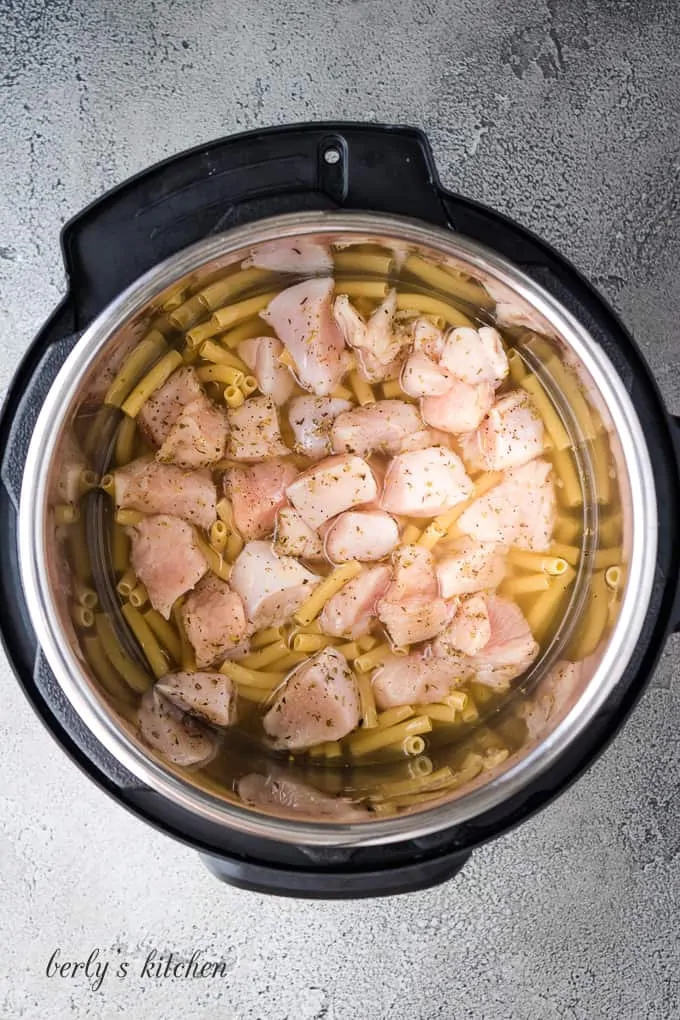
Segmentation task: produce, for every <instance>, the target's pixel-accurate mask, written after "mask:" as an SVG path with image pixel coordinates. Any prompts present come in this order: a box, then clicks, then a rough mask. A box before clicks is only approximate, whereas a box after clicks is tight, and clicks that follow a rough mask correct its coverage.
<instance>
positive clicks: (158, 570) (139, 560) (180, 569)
mask: <svg viewBox="0 0 680 1020" xmlns="http://www.w3.org/2000/svg"><path fill="white" fill-rule="evenodd" d="M127 532H128V534H129V536H130V539H131V542H132V553H131V557H130V558H131V561H132V568H133V570H134V572H135V574H136V575H137V577H138V578H139V580H140V581H141V582H142V584H143V585H144V586H145V588H146V590H147V592H148V593H149V602H150V603H151V605H152V606H153V608H154V609H155V610H156V611H157V612H159V613H160V614H161V615H162V616H164V617H165V619H166V620H168V619H169V618H170V611H171V609H172V607H173V604H174V603H175V602H176V601H177V599H178V598H179V597H180V595H184V593H185V592H187V591H190V590H191V589H192V588H193V587H194V585H196V584H198V582H199V581H200V580H201V578H202V577H203V575H204V574H205V573H206V572H207V570H208V564H207V563H206V561H205V557H204V556H203V553H202V552H201V551H200V549H199V548H198V545H197V544H196V535H195V533H194V530H193V528H191V527H190V526H189V525H188V524H187V523H186V522H185V521H183V520H180V518H179V517H171V516H169V515H168V514H158V515H157V516H154V517H144V518H143V519H142V520H141V521H139V523H138V524H135V525H134V526H133V527H130V528H128V529H127Z"/></svg>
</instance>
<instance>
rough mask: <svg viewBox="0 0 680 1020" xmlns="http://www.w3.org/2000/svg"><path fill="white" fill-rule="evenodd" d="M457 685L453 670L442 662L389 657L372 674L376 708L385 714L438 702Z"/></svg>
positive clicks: (409, 656) (420, 658)
mask: <svg viewBox="0 0 680 1020" xmlns="http://www.w3.org/2000/svg"><path fill="white" fill-rule="evenodd" d="M459 682H460V680H459V678H458V677H457V675H456V671H455V669H453V668H452V666H451V665H450V663H448V662H446V661H445V660H443V659H434V658H432V659H427V658H425V657H424V656H422V655H417V654H411V655H407V656H405V657H402V656H397V655H391V656H389V657H388V658H387V659H386V660H385V662H384V663H383V664H382V666H380V667H379V668H378V669H377V670H376V671H375V673H374V674H373V694H374V695H375V703H376V705H377V706H378V708H379V709H380V710H381V711H385V710H386V709H388V708H396V707H397V706H398V705H428V704H431V703H432V702H434V701H441V699H442V698H444V697H446V695H447V694H449V693H450V692H451V690H452V689H453V688H455V687H456V686H457V685H458V684H459Z"/></svg>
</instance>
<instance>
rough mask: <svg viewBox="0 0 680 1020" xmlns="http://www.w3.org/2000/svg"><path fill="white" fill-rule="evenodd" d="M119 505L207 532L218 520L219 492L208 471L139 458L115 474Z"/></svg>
mask: <svg viewBox="0 0 680 1020" xmlns="http://www.w3.org/2000/svg"><path fill="white" fill-rule="evenodd" d="M113 477H114V491H115V500H116V506H118V507H127V508H128V509H130V510H139V511H140V512H141V513H144V514H172V515H174V516H175V517H182V518H183V519H184V520H186V521H189V523H190V524H196V525H197V526H198V527H199V528H205V529H206V530H207V529H208V528H209V527H210V525H211V524H212V523H213V521H214V520H215V516H216V509H215V506H216V503H217V493H216V490H215V483H214V482H213V480H212V477H211V476H210V473H209V472H208V471H186V470H184V469H183V468H179V467H177V466H176V465H175V464H159V463H158V461H157V460H155V458H154V457H139V458H138V459H137V460H133V461H131V462H130V463H129V464H126V466H125V467H122V468H118V469H117V470H116V471H115V472H114V476H113Z"/></svg>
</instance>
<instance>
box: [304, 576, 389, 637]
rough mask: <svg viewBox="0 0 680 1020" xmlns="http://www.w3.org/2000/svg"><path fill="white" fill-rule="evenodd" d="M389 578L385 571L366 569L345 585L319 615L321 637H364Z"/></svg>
mask: <svg viewBox="0 0 680 1020" xmlns="http://www.w3.org/2000/svg"><path fill="white" fill-rule="evenodd" d="M391 576H392V571H391V570H390V568H389V567H386V566H379V567H368V568H367V569H366V570H363V571H362V572H361V573H360V574H359V575H358V576H357V577H353V578H352V580H351V581H348V582H347V584H346V585H344V586H343V587H342V588H341V589H340V591H339V592H337V593H336V594H335V595H333V596H332V598H330V599H329V600H328V602H327V603H326V605H325V606H324V608H323V610H322V612H321V616H320V617H319V623H320V624H321V629H322V631H323V632H324V634H330V635H331V636H332V637H348V638H350V639H351V640H354V638H358V637H362V636H363V635H364V634H367V633H368V631H369V630H370V629H371V623H372V621H373V618H374V617H375V615H376V605H377V602H378V600H379V599H380V598H381V597H382V596H383V595H384V594H385V591H386V589H387V586H388V585H389V583H390V577H391Z"/></svg>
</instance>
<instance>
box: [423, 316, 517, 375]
mask: <svg viewBox="0 0 680 1020" xmlns="http://www.w3.org/2000/svg"><path fill="white" fill-rule="evenodd" d="M440 364H441V367H442V368H444V369H446V371H448V372H450V374H451V375H453V376H455V377H456V379H460V380H461V382H464V383H467V384H468V386H477V385H479V383H482V382H484V383H489V384H490V385H491V386H492V387H494V389H495V388H496V387H497V386H499V385H500V384H501V383H502V382H503V380H504V379H505V377H506V375H507V374H508V359H507V357H506V355H505V351H504V349H503V341H502V340H501V337H500V333H498V331H497V330H495V329H493V328H492V327H491V326H482V328H481V329H479V330H476V329H471V328H469V327H468V326H459V327H457V328H455V329H451V330H449V332H448V333H447V334H446V338H445V340H444V347H443V349H442V354H441V361H440Z"/></svg>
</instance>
